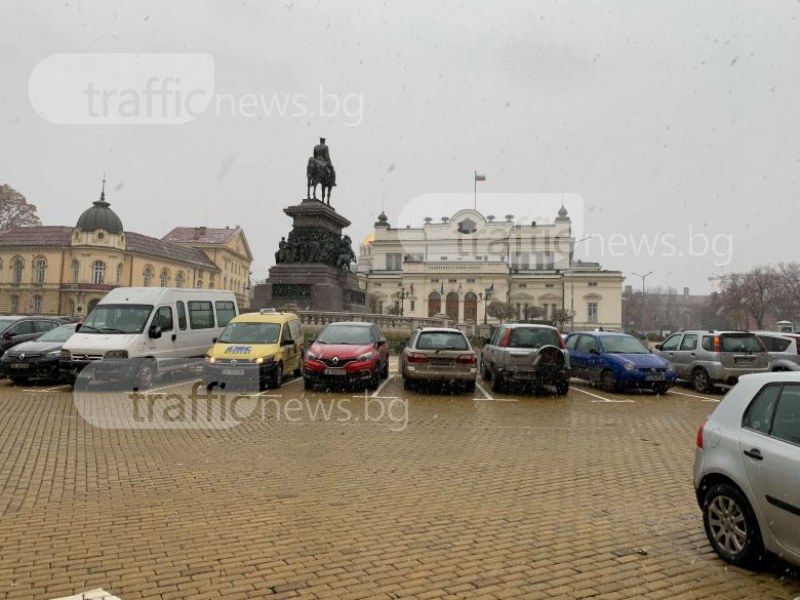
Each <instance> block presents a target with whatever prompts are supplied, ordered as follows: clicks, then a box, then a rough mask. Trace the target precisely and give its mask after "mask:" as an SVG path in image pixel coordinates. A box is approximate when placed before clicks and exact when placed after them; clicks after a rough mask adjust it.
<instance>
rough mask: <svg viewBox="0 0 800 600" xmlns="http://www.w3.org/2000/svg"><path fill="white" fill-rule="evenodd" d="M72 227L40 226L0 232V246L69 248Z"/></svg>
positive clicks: (15, 228)
mask: <svg viewBox="0 0 800 600" xmlns="http://www.w3.org/2000/svg"><path fill="white" fill-rule="evenodd" d="M71 240H72V227H63V226H60V225H40V226H37V227H14V228H13V229H6V230H4V231H0V246H69V245H70V242H71Z"/></svg>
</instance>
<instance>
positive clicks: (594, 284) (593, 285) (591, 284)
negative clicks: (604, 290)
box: [587, 281, 597, 287]
mask: <svg viewBox="0 0 800 600" xmlns="http://www.w3.org/2000/svg"><path fill="white" fill-rule="evenodd" d="M587 285H588V286H589V287H597V282H596V281H590V282H589V283H588V284H587Z"/></svg>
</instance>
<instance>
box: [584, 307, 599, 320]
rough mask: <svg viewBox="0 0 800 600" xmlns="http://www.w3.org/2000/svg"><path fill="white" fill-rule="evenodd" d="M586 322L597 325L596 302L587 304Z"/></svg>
mask: <svg viewBox="0 0 800 600" xmlns="http://www.w3.org/2000/svg"><path fill="white" fill-rule="evenodd" d="M586 307H587V310H588V312H587V315H586V320H587V321H589V322H590V323H597V302H589V303H588V304H587V305H586Z"/></svg>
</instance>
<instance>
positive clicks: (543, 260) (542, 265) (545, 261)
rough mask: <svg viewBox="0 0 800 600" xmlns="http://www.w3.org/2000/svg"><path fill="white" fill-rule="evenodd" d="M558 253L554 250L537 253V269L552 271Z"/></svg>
mask: <svg viewBox="0 0 800 600" xmlns="http://www.w3.org/2000/svg"><path fill="white" fill-rule="evenodd" d="M555 262H556V255H555V252H553V251H552V250H548V251H547V252H537V253H536V269H537V270H538V271H542V270H545V271H552V270H553V267H554V266H555Z"/></svg>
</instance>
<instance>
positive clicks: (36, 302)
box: [33, 294, 42, 315]
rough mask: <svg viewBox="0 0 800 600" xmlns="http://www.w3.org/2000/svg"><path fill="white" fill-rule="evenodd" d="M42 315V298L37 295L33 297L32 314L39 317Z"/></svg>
mask: <svg viewBox="0 0 800 600" xmlns="http://www.w3.org/2000/svg"><path fill="white" fill-rule="evenodd" d="M41 313H42V297H41V296H39V295H38V294H37V295H36V296H34V297H33V314H35V315H39V314H41Z"/></svg>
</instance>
